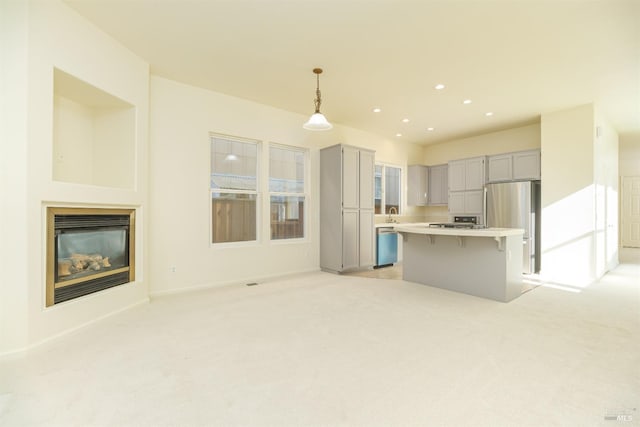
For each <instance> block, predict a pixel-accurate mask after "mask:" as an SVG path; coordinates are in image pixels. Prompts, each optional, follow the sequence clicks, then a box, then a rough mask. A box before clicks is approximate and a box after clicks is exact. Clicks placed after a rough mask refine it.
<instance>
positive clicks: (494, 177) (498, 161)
mask: <svg viewBox="0 0 640 427" xmlns="http://www.w3.org/2000/svg"><path fill="white" fill-rule="evenodd" d="M488 169H489V172H488V175H489V176H488V177H487V181H488V182H500V181H510V180H511V179H513V156H512V155H511V154H499V155H497V156H489V167H488Z"/></svg>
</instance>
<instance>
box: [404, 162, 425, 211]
mask: <svg viewBox="0 0 640 427" xmlns="http://www.w3.org/2000/svg"><path fill="white" fill-rule="evenodd" d="M428 173H429V169H428V168H427V167H426V166H423V165H412V166H409V167H408V170H407V205H409V206H425V205H426V204H427V181H428V180H429V178H428Z"/></svg>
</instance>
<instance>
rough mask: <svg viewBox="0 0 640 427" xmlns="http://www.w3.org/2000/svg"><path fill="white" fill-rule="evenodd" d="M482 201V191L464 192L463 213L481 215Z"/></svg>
mask: <svg viewBox="0 0 640 427" xmlns="http://www.w3.org/2000/svg"><path fill="white" fill-rule="evenodd" d="M483 200H484V190H473V191H465V192H464V213H465V214H474V215H479V214H482V210H483V206H484V203H483Z"/></svg>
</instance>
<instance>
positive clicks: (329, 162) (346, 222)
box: [320, 145, 375, 273]
mask: <svg viewBox="0 0 640 427" xmlns="http://www.w3.org/2000/svg"><path fill="white" fill-rule="evenodd" d="M374 164H375V153H374V152H373V151H370V150H365V149H360V148H357V147H351V146H348V145H334V146H331V147H327V148H323V149H322V150H320V268H322V269H323V270H325V271H330V272H334V273H339V272H343V271H348V270H356V269H362V268H367V267H372V266H373V265H374V261H375V259H374V258H375V229H374V227H375V225H374Z"/></svg>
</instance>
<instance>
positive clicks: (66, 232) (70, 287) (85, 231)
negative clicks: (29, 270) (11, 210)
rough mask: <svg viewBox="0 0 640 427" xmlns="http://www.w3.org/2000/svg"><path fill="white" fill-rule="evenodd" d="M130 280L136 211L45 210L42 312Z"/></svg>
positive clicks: (133, 273)
mask: <svg viewBox="0 0 640 427" xmlns="http://www.w3.org/2000/svg"><path fill="white" fill-rule="evenodd" d="M134 280H135V210H133V209H91V208H87V209H85V208H54V207H49V208H47V306H52V305H54V304H58V303H61V302H64V301H68V300H71V299H74V298H78V297H81V296H84V295H88V294H91V293H94V292H99V291H102V290H104V289H108V288H112V287H114V286H118V285H122V284H125V283H129V282H132V281H134Z"/></svg>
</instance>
